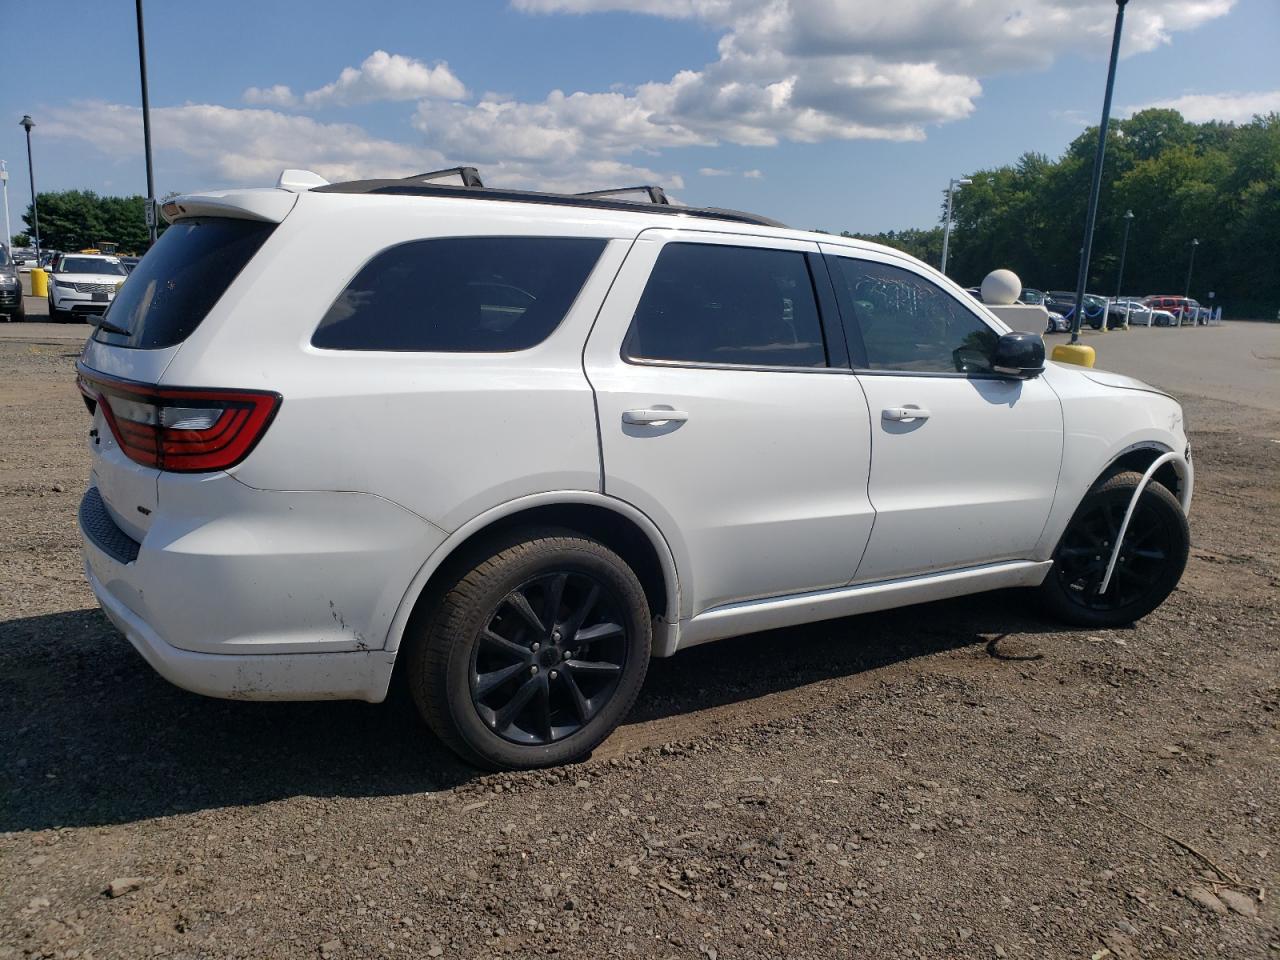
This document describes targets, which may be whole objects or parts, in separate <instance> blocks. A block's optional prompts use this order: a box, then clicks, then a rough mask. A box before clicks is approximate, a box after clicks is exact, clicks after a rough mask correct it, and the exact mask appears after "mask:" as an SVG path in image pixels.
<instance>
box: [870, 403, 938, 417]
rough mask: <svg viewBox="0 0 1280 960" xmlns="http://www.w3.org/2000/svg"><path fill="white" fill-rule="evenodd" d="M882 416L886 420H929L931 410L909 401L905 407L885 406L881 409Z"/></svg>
mask: <svg viewBox="0 0 1280 960" xmlns="http://www.w3.org/2000/svg"><path fill="white" fill-rule="evenodd" d="M880 417H881V418H882V419H884V420H928V419H929V411H928V410H926V409H925V408H924V407H917V406H916V405H915V404H913V403H908V404H907V405H906V406H903V407H885V408H884V409H883V410H881V411H880Z"/></svg>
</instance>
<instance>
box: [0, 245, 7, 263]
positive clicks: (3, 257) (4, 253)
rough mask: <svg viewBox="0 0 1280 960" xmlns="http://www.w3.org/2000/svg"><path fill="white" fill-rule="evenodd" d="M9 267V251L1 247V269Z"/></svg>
mask: <svg viewBox="0 0 1280 960" xmlns="http://www.w3.org/2000/svg"><path fill="white" fill-rule="evenodd" d="M8 265H9V251H8V250H6V249H5V248H4V247H0V267H7V266H8Z"/></svg>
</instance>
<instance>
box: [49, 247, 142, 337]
mask: <svg viewBox="0 0 1280 960" xmlns="http://www.w3.org/2000/svg"><path fill="white" fill-rule="evenodd" d="M128 275H129V271H128V270H126V269H125V268H124V264H123V263H121V262H120V258H119V257H109V256H103V255H101V254H94V253H64V254H63V255H62V256H60V257H58V258H57V260H55V261H54V267H53V269H52V270H51V271H50V272H49V319H50V320H53V321H58V320H66V319H68V318H73V317H74V318H83V317H90V316H101V315H102V314H104V313H106V312H107V308H108V307H110V306H111V301H113V300H114V299H115V296H116V290H118V289H119V287H120V284H122V283H124V278H125V277H127V276H128Z"/></svg>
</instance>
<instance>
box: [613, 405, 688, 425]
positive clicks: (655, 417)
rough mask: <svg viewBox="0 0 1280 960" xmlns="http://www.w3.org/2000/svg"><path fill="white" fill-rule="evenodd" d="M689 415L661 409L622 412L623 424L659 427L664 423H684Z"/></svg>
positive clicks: (680, 411) (679, 411)
mask: <svg viewBox="0 0 1280 960" xmlns="http://www.w3.org/2000/svg"><path fill="white" fill-rule="evenodd" d="M688 419H689V414H687V413H685V412H684V411H683V410H663V409H661V408H654V409H648V408H646V409H643V410H624V411H622V422H623V423H634V424H639V425H643V426H651V427H660V426H662V425H663V424H664V423H684V422H685V421H686V420H688Z"/></svg>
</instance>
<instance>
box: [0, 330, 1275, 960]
mask: <svg viewBox="0 0 1280 960" xmlns="http://www.w3.org/2000/svg"><path fill="white" fill-rule="evenodd" d="M1242 326H1243V325H1242ZM1250 326H1252V325H1250ZM1219 334H1221V336H1217V337H1216V339H1215V336H1216V335H1219ZM1241 337H1243V338H1244V339H1245V340H1247V341H1248V342H1249V343H1254V341H1256V344H1255V345H1254V346H1250V347H1248V350H1249V351H1250V353H1249V355H1250V357H1252V358H1253V359H1254V360H1258V361H1260V362H1261V363H1262V364H1263V368H1264V370H1270V371H1271V374H1270V379H1269V380H1267V383H1268V384H1269V392H1268V393H1267V394H1266V396H1264V397H1261V398H1258V399H1257V402H1256V403H1254V404H1253V405H1245V404H1242V403H1239V402H1228V401H1225V400H1222V399H1211V397H1213V396H1214V395H1215V394H1216V395H1222V392H1221V391H1220V390H1218V389H1217V388H1214V389H1212V390H1205V391H1204V394H1203V395H1201V396H1197V395H1192V394H1191V393H1190V392H1185V391H1186V390H1188V389H1190V388H1188V387H1185V386H1183V385H1182V383H1181V382H1176V381H1174V380H1171V379H1168V377H1172V376H1176V374H1177V371H1178V369H1180V367H1181V366H1185V365H1187V364H1189V363H1190V360H1189V358H1190V357H1193V356H1194V357H1195V358H1197V363H1196V364H1195V366H1196V367H1197V371H1198V375H1199V376H1200V378H1201V379H1204V377H1205V374H1204V371H1205V370H1209V371H1211V372H1212V371H1217V372H1216V373H1214V374H1213V376H1211V377H1210V378H1209V379H1213V380H1214V382H1215V383H1216V382H1224V383H1228V384H1229V383H1230V381H1231V380H1232V371H1233V365H1234V364H1235V362H1236V358H1235V352H1236V351H1238V350H1239V349H1240V348H1239V346H1238V344H1237V340H1239V338H1241ZM1126 338H1127V339H1126ZM1139 338H1146V339H1145V340H1141V339H1139ZM1157 338H1159V339H1158V340H1157ZM1250 338H1252V339H1250ZM38 340H39V337H38V336H35V337H33V338H32V342H22V341H18V340H9V339H5V340H3V342H0V401H2V402H3V409H4V411H5V416H4V418H3V419H2V420H0V525H2V527H3V529H4V530H5V536H4V538H3V540H0V677H3V678H4V684H3V687H2V688H0V958H16V957H29V956H36V957H81V958H87V957H97V958H106V957H120V958H137V957H142V956H159V957H172V958H205V957H209V958H213V957H254V958H257V957H281V958H284V957H316V956H322V957H332V958H339V957H340V958H347V957H415V958H417V957H466V958H478V957H505V956H523V957H532V956H546V955H550V954H558V955H562V956H566V957H592V958H595V957H601V956H610V957H613V956H619V957H642V958H648V957H682V958H713V960H714V958H717V957H722V958H756V957H797V958H809V957H839V958H848V957H862V956H876V957H878V956H892V957H937V958H953V957H980V958H981V957H1010V958H1013V957H1024V958H1045V957H1083V958H1098V960H1104V958H1108V957H1114V958H1120V960H1131V958H1137V957H1151V958H1171V957H1188V958H1190V957H1229V958H1237V957H1241V958H1243V957H1273V958H1274V957H1277V956H1280V912H1278V911H1277V908H1276V905H1275V902H1274V894H1273V891H1274V890H1275V888H1276V887H1277V886H1278V885H1280V806H1278V805H1277V803H1276V793H1277V788H1276V785H1277V783H1280V749H1278V739H1280V738H1278V732H1280V725H1278V720H1280V590H1277V587H1280V537H1277V533H1278V532H1280V485H1277V483H1276V477H1277V473H1278V471H1277V468H1278V467H1280V413H1277V412H1276V409H1275V408H1276V399H1277V396H1278V395H1280V381H1278V380H1277V379H1276V378H1275V372H1276V358H1277V357H1280V349H1277V346H1280V330H1276V329H1274V328H1269V329H1261V328H1259V329H1252V330H1250V329H1245V330H1244V332H1243V333H1241V332H1240V331H1239V330H1238V329H1237V330H1232V329H1231V328H1230V327H1223V328H1210V329H1204V328H1200V329H1195V330H1186V331H1131V332H1130V333H1128V334H1120V335H1108V337H1107V339H1106V340H1101V339H1100V340H1099V341H1098V342H1097V343H1096V344H1095V345H1096V346H1098V349H1099V353H1100V357H1101V358H1102V359H1103V360H1105V359H1106V358H1107V356H1108V354H1107V351H1108V350H1111V353H1112V354H1113V355H1114V357H1115V358H1116V359H1117V360H1122V361H1123V362H1117V363H1112V364H1110V366H1112V367H1115V368H1118V369H1121V370H1123V371H1124V372H1133V373H1136V374H1138V375H1139V376H1143V375H1146V376H1152V377H1153V379H1157V381H1158V382H1162V383H1163V385H1165V386H1166V387H1168V388H1170V389H1172V390H1174V392H1177V393H1180V395H1181V396H1182V398H1183V399H1184V402H1185V404H1186V408H1187V414H1188V420H1189V422H1190V423H1191V425H1192V428H1193V429H1192V438H1193V445H1194V448H1195V455H1196V463H1197V490H1196V502H1195V507H1194V509H1193V512H1192V532H1193V536H1194V547H1193V551H1192V559H1191V563H1190V566H1189V568H1188V571H1187V575H1186V577H1185V578H1184V580H1183V583H1182V585H1181V587H1180V588H1179V590H1178V591H1177V592H1176V593H1175V594H1174V595H1173V596H1172V597H1171V598H1170V599H1169V601H1168V602H1167V603H1166V604H1165V605H1164V606H1163V607H1162V608H1161V609H1160V610H1158V611H1156V612H1155V613H1154V614H1152V615H1151V616H1150V617H1148V618H1147V619H1146V620H1145V621H1143V622H1142V623H1139V624H1137V625H1136V626H1134V627H1133V628H1131V629H1125V630H1117V631H1109V632H1090V631H1078V630H1061V629H1058V628H1057V626H1056V625H1055V624H1053V623H1051V622H1048V621H1046V620H1044V619H1042V618H1041V617H1040V616H1039V614H1038V613H1037V611H1036V610H1035V608H1034V607H1033V606H1032V605H1031V604H1030V602H1029V601H1028V599H1027V598H1026V597H1025V596H1023V595H1021V594H1019V593H1016V592H1006V593H998V594H988V595H985V596H981V597H976V598H967V599H964V600H960V601H949V602H946V603H939V604H933V605H929V606H925V607H916V608H911V609H908V610H900V611H893V612H890V613H885V614H877V615H871V616H864V617H858V618H852V619H847V620H840V621H834V622H830V623H825V624H817V625H813V626H810V627H805V628H801V629H793V630H787V631H780V632H776V633H770V634H761V635H757V636H753V637H746V638H742V639H738V640H731V641H725V642H723V643H720V644H713V645H709V646H707V647H700V648H697V649H695V650H691V651H688V652H687V653H684V654H681V655H679V656H677V657H675V658H673V659H671V660H667V661H656V662H655V663H654V665H653V668H652V669H651V671H650V674H649V679H648V680H647V682H646V685H645V689H644V692H643V693H642V694H641V699H640V702H639V704H638V705H637V708H636V711H635V713H634V715H633V716H632V717H631V719H630V720H629V721H628V723H627V725H626V726H624V727H623V728H621V729H620V730H619V731H618V732H617V734H615V736H614V737H612V738H611V739H610V740H609V741H608V742H607V743H606V744H605V745H604V746H603V747H602V748H601V749H600V750H598V751H597V752H596V755H595V756H594V757H592V758H591V759H590V760H588V761H586V762H584V763H582V764H579V765H577V766H574V767H571V768H563V769H559V770H554V771H547V772H538V773H529V774H518V775H497V776H494V775H485V776H480V775H477V774H476V773H475V772H474V771H472V770H470V769H468V768H466V767H464V766H462V765H461V764H459V763H458V762H457V761H455V760H454V759H453V758H452V756H451V755H450V754H449V753H447V752H446V751H445V750H444V749H443V748H442V747H441V746H440V745H439V744H438V743H437V742H435V741H434V740H433V739H432V737H431V736H430V735H429V734H428V733H427V732H426V730H425V729H424V728H423V727H422V725H421V724H420V723H419V722H418V721H417V720H416V719H415V718H414V716H413V714H412V712H411V711H410V710H409V709H407V708H406V706H405V705H404V704H403V703H402V702H392V703H388V704H385V705H382V706H370V705H367V704H342V703H338V704H248V703H231V702H221V701H214V700H207V699H203V698H200V697H197V696H194V695H192V694H187V693H184V692H183V691H180V690H177V689H175V688H173V687H171V686H169V685H168V684H167V683H165V682H164V681H163V680H161V679H160V678H159V677H157V676H155V675H154V674H153V673H152V672H151V670H150V669H149V668H147V667H146V666H145V664H144V663H143V662H142V660H141V659H140V658H139V657H138V656H137V655H136V654H135V653H134V652H133V651H132V649H131V648H130V647H129V645H128V643H127V642H126V641H125V640H124V639H123V638H122V637H121V636H120V635H119V634H117V633H116V632H115V631H114V629H112V628H111V627H110V625H109V624H108V623H107V622H106V620H105V619H104V618H103V617H102V616H101V614H99V613H98V612H97V610H96V607H95V605H94V602H93V598H92V596H91V594H90V593H89V591H88V589H87V588H86V586H85V585H84V582H83V579H82V575H81V571H80V561H79V557H78V548H77V542H76V535H75V528H74V515H75V507H76V504H77V503H78V500H79V496H80V493H81V491H82V489H83V484H84V478H85V475H86V472H87V463H88V455H87V453H86V451H85V450H84V448H83V445H82V444H83V436H84V431H85V430H86V429H87V424H88V420H87V417H86V414H85V411H84V408H83V406H82V404H81V403H80V401H79V399H78V397H77V395H76V393H75V391H74V388H73V386H72V381H71V377H72V364H73V360H74V355H75V349H76V344H75V343H74V342H73V341H72V342H63V343H58V342H56V341H51V340H46V341H43V342H36V341H38ZM1157 344H1158V346H1157ZM1157 350H1158V351H1159V355H1163V356H1165V359H1168V356H1167V355H1168V354H1169V352H1171V351H1188V353H1187V354H1186V355H1185V356H1182V355H1181V354H1180V355H1179V358H1178V359H1177V360H1176V362H1172V363H1166V364H1165V366H1164V367H1160V366H1159V365H1158V364H1157V366H1156V367H1155V369H1156V370H1157V372H1161V371H1163V374H1162V376H1163V377H1164V378H1163V379H1162V377H1160V376H1153V374H1151V373H1144V369H1143V365H1144V363H1149V362H1150V361H1151V358H1152V356H1153V355H1157V354H1156V351H1157ZM1157 359H1158V356H1157ZM1103 365H1107V364H1105V363H1104V364H1103ZM1188 382H1189V383H1190V384H1191V387H1193V388H1194V387H1197V386H1199V385H1200V384H1199V381H1197V380H1195V379H1191V380H1189V381H1188ZM1268 408H1270V409H1268ZM1222 881H1228V882H1225V883H1224V882H1222ZM1108 951H1109V952H1108Z"/></svg>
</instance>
